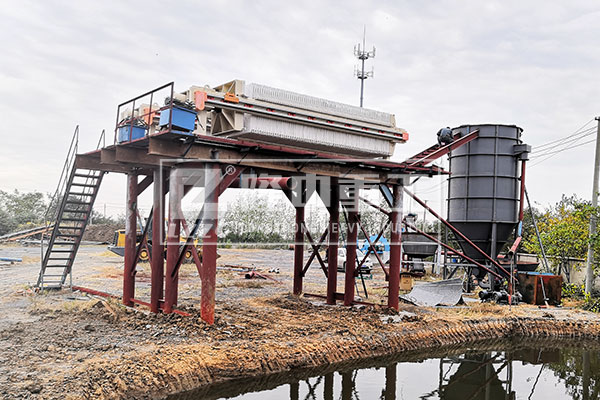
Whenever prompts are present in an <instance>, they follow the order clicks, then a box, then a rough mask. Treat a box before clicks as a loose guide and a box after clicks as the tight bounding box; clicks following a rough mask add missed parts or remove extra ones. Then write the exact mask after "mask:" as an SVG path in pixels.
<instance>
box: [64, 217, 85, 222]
mask: <svg viewBox="0 0 600 400" xmlns="http://www.w3.org/2000/svg"><path fill="white" fill-rule="evenodd" d="M60 220H61V221H71V222H85V221H87V219H86V218H61V219H60Z"/></svg>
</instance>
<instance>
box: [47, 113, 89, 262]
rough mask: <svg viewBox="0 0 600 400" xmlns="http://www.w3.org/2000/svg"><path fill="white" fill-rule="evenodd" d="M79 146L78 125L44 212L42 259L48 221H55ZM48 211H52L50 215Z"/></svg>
mask: <svg viewBox="0 0 600 400" xmlns="http://www.w3.org/2000/svg"><path fill="white" fill-rule="evenodd" d="M78 146H79V125H77V126H76V127H75V132H73V137H72V138H71V144H70V145H69V150H68V151H67V156H66V158H65V162H64V163H63V168H62V171H61V173H60V178H59V179H58V185H57V186H56V191H55V192H54V194H53V195H52V198H51V199H50V203H49V205H48V208H47V209H46V212H45V213H44V225H46V228H47V229H46V230H45V231H44V232H43V233H42V235H41V240H40V249H41V254H42V260H43V259H44V239H45V235H46V232H48V230H49V229H48V227H49V225H50V221H52V222H54V221H56V218H57V216H58V212H59V210H60V202H61V199H62V196H63V195H64V193H65V192H66V189H67V184H68V183H69V178H70V174H71V170H72V169H73V165H74V164H75V158H76V156H77V150H78ZM50 213H52V214H51V215H50Z"/></svg>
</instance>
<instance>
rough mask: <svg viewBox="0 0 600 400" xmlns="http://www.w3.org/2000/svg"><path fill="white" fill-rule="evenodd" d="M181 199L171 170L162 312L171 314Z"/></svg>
mask: <svg viewBox="0 0 600 400" xmlns="http://www.w3.org/2000/svg"><path fill="white" fill-rule="evenodd" d="M182 198H183V184H182V183H181V182H180V180H179V170H178V169H177V168H172V169H171V172H170V176H169V223H168V227H167V271H166V274H165V275H166V276H165V303H164V308H163V311H164V312H165V313H171V312H173V307H174V306H175V305H176V304H177V285H178V283H179V273H176V274H175V276H173V272H174V271H175V268H176V266H177V258H178V257H179V248H180V245H179V235H180V233H181V221H180V218H181V216H180V215H179V209H180V204H181V199H182Z"/></svg>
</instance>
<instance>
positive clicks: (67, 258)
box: [48, 257, 71, 261]
mask: <svg viewBox="0 0 600 400" xmlns="http://www.w3.org/2000/svg"><path fill="white" fill-rule="evenodd" d="M63 260H64V261H69V260H71V257H50V258H48V261H63Z"/></svg>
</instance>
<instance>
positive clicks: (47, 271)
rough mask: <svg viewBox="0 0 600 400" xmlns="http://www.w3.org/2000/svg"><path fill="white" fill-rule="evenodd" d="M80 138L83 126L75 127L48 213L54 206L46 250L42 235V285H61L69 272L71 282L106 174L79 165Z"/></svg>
mask: <svg viewBox="0 0 600 400" xmlns="http://www.w3.org/2000/svg"><path fill="white" fill-rule="evenodd" d="M78 139H79V127H77V128H75V133H74V135H73V139H72V141H71V146H70V147H69V152H68V154H67V159H66V160H65V165H64V167H63V172H62V174H61V178H60V179H59V184H58V187H57V189H56V192H55V194H54V197H53V199H52V201H51V204H50V207H49V209H48V212H47V213H46V220H47V221H48V219H49V218H48V214H49V213H50V212H51V209H52V208H54V212H52V215H53V217H52V220H53V221H54V227H53V229H52V234H51V235H50V239H49V241H48V247H47V248H46V251H45V252H44V237H43V236H42V242H41V243H42V244H41V248H42V250H41V251H42V264H41V269H40V273H39V276H38V280H37V284H36V287H37V288H39V289H60V288H62V287H63V285H64V284H65V281H66V279H67V276H68V277H69V286H71V284H72V268H73V262H74V261H75V256H76V255H77V250H78V249H79V245H80V244H81V238H82V237H83V233H84V231H85V227H86V226H87V223H88V221H89V219H90V217H91V214H92V208H93V205H94V201H95V199H96V195H97V194H98V189H99V188H100V184H101V183H102V178H103V176H104V172H103V171H96V170H89V169H83V168H78V167H77V142H78Z"/></svg>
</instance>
